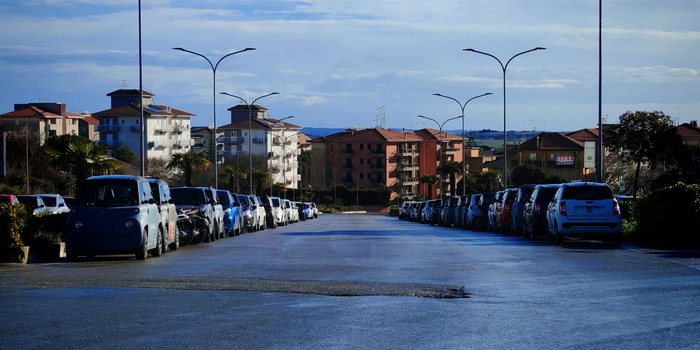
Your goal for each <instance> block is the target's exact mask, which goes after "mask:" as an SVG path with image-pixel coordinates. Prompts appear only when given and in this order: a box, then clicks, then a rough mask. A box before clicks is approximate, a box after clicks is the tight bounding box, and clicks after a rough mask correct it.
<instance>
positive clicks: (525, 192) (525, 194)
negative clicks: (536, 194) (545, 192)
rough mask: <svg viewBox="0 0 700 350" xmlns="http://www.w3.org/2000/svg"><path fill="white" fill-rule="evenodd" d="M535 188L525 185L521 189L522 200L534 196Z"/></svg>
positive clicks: (524, 200)
mask: <svg viewBox="0 0 700 350" xmlns="http://www.w3.org/2000/svg"><path fill="white" fill-rule="evenodd" d="M534 190H535V188H534V187H523V188H521V189H520V202H527V200H528V199H530V197H531V196H532V192H533V191H534Z"/></svg>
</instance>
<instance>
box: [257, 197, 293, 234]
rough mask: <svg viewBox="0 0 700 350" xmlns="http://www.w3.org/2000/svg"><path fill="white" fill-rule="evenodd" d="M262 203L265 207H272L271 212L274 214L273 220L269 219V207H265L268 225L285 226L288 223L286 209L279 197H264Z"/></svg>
mask: <svg viewBox="0 0 700 350" xmlns="http://www.w3.org/2000/svg"><path fill="white" fill-rule="evenodd" d="M261 200H262V203H263V205H264V206H265V207H267V206H269V207H270V212H269V214H271V215H272V220H269V218H270V216H269V215H268V212H267V208H266V209H265V217H266V223H267V227H271V228H277V226H284V225H286V224H287V218H286V215H285V212H284V210H283V209H282V201H281V200H280V198H279V197H262V198H261Z"/></svg>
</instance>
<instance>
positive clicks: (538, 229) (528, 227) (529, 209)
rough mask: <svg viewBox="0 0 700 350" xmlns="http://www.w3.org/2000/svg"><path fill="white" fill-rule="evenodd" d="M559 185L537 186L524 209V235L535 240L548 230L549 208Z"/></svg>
mask: <svg viewBox="0 0 700 350" xmlns="http://www.w3.org/2000/svg"><path fill="white" fill-rule="evenodd" d="M558 188H559V185H558V184H556V185H537V186H535V188H534V189H533V190H532V194H531V195H530V198H529V199H528V200H527V202H525V208H524V209H523V235H524V236H525V238H530V239H535V238H538V237H539V236H541V235H544V234H545V233H546V230H547V207H548V206H549V202H551V201H552V197H554V194H555V193H557V189H558Z"/></svg>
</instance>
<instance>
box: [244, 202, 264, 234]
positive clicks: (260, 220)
mask: <svg viewBox="0 0 700 350" xmlns="http://www.w3.org/2000/svg"><path fill="white" fill-rule="evenodd" d="M248 197H249V198H250V210H251V212H252V213H253V215H255V216H256V220H255V222H256V223H257V225H258V226H257V227H256V228H255V231H259V230H264V229H265V228H267V225H266V224H265V207H264V206H263V204H262V202H260V198H258V196H248Z"/></svg>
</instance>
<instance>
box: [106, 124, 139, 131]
mask: <svg viewBox="0 0 700 350" xmlns="http://www.w3.org/2000/svg"><path fill="white" fill-rule="evenodd" d="M119 130H121V127H120V126H119V125H97V126H95V131H98V132H119ZM139 131H140V129H139Z"/></svg>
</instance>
